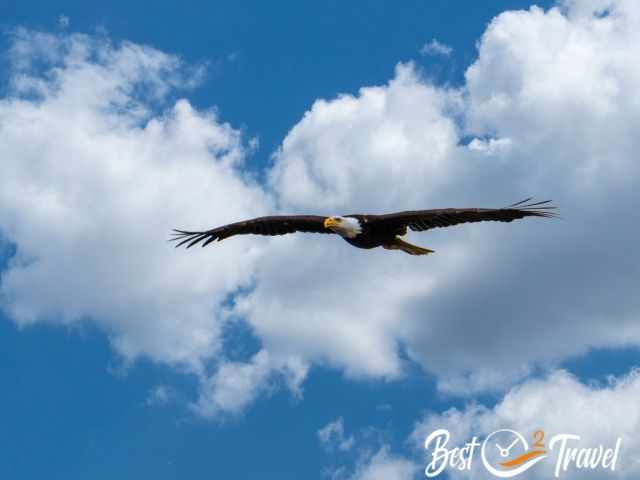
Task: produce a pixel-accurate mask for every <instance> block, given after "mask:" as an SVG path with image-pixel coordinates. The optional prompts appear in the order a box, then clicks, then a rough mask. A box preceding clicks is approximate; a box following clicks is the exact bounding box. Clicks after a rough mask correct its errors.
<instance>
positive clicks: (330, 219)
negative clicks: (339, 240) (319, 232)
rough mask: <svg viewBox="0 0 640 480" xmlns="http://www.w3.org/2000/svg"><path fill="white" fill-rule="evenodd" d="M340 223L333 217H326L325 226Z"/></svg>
mask: <svg viewBox="0 0 640 480" xmlns="http://www.w3.org/2000/svg"><path fill="white" fill-rule="evenodd" d="M338 225H340V222H339V221H338V220H336V219H335V218H333V217H329V218H325V220H324V228H332V227H337V226H338Z"/></svg>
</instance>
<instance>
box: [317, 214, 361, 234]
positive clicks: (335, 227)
mask: <svg viewBox="0 0 640 480" xmlns="http://www.w3.org/2000/svg"><path fill="white" fill-rule="evenodd" d="M324 228H328V229H330V230H332V231H334V232H336V233H337V234H338V235H340V236H342V237H345V238H355V237H357V236H358V235H360V233H362V226H361V225H360V222H359V221H358V219H357V218H351V217H327V218H326V219H325V220H324Z"/></svg>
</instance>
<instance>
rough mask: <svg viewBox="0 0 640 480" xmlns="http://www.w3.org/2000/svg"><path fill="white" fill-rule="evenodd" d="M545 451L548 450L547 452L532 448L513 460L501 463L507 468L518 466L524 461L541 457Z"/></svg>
mask: <svg viewBox="0 0 640 480" xmlns="http://www.w3.org/2000/svg"><path fill="white" fill-rule="evenodd" d="M545 453H547V452H545V451H544V450H532V451H531V452H526V453H523V454H522V455H520V456H519V457H516V458H514V459H513V460H509V461H507V462H502V463H501V464H500V465H502V466H503V467H505V468H513V467H517V466H518V465H522V464H523V463H525V462H527V461H529V460H531V459H532V458H535V457H539V456H540V455H544V454H545Z"/></svg>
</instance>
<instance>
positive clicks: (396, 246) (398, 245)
mask: <svg viewBox="0 0 640 480" xmlns="http://www.w3.org/2000/svg"><path fill="white" fill-rule="evenodd" d="M382 247H383V248H386V249H387V250H402V251H403V252H406V253H408V254H409V255H429V254H430V253H433V252H434V251H433V250H429V249H428V248H422V247H419V246H417V245H412V244H410V243H409V242H405V241H404V240H402V239H401V238H399V237H396V238H395V239H394V240H393V242H391V243H386V244H384V245H382Z"/></svg>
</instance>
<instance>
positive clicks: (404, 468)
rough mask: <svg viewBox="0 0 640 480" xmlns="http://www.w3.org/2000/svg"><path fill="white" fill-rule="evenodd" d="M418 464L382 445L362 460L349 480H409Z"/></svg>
mask: <svg viewBox="0 0 640 480" xmlns="http://www.w3.org/2000/svg"><path fill="white" fill-rule="evenodd" d="M417 470H418V466H417V465H416V464H415V463H413V462H411V461H410V460H407V459H405V458H402V457H400V456H396V455H393V454H391V453H390V452H389V449H388V448H387V447H382V448H381V449H380V450H379V451H378V452H377V453H376V454H375V455H373V456H371V457H370V458H368V459H367V461H365V462H362V463H361V464H360V465H359V466H358V468H357V469H356V471H355V472H354V474H353V476H351V477H349V478H350V480H411V479H413V478H415V474H416V472H417Z"/></svg>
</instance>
